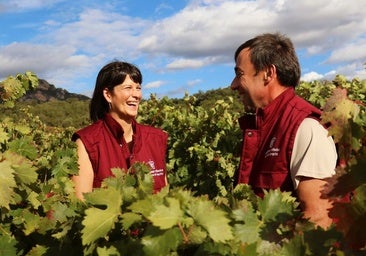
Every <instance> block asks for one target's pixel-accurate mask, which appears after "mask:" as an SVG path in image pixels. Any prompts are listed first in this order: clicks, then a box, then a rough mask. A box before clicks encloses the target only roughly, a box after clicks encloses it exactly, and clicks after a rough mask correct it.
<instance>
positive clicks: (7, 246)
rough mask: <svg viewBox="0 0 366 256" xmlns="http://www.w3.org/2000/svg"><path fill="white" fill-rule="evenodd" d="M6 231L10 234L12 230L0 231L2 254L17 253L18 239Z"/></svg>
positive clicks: (0, 249) (0, 251) (0, 250)
mask: <svg viewBox="0 0 366 256" xmlns="http://www.w3.org/2000/svg"><path fill="white" fill-rule="evenodd" d="M3 228H4V227H3V226H2V229H3ZM6 233H8V234H10V233H11V232H10V230H7V231H6V232H4V233H3V232H1V233H0V255H17V248H16V245H17V240H16V239H15V238H14V237H12V236H9V235H7V234H6Z"/></svg>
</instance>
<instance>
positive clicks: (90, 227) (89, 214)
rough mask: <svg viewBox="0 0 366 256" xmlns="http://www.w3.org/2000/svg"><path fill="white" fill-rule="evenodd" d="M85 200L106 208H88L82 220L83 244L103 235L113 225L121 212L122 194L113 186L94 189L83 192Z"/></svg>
mask: <svg viewBox="0 0 366 256" xmlns="http://www.w3.org/2000/svg"><path fill="white" fill-rule="evenodd" d="M84 197H85V199H86V202H88V203H91V204H93V205H98V206H105V207H106V208H105V209H104V210H103V209H99V208H95V207H92V208H88V209H86V210H85V217H84V219H83V221H82V224H83V225H84V228H83V229H82V242H83V244H84V245H86V244H90V243H92V242H94V241H95V240H96V239H98V238H100V237H104V236H106V235H107V234H108V232H109V231H110V230H111V229H112V228H113V227H114V224H115V222H116V221H117V219H118V216H120V214H121V204H122V196H121V194H120V193H119V192H118V191H117V190H116V189H114V188H103V189H96V190H94V191H93V192H91V193H88V194H84Z"/></svg>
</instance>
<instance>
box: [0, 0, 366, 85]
mask: <svg viewBox="0 0 366 256" xmlns="http://www.w3.org/2000/svg"><path fill="white" fill-rule="evenodd" d="M63 2H64V3H65V4H66V5H65V6H67V9H65V10H64V9H58V10H57V12H56V13H55V14H56V15H50V16H47V17H45V18H44V20H42V19H40V20H41V22H42V23H41V24H39V23H38V22H39V20H35V21H33V20H31V21H29V22H23V24H25V25H27V26H31V27H32V28H33V29H35V30H34V37H32V38H30V40H31V42H32V43H16V42H13V43H12V44H10V43H9V44H7V45H6V44H4V43H2V42H1V41H0V43H2V44H0V66H1V69H0V76H6V75H8V74H14V73H18V72H23V70H28V69H30V68H31V69H32V70H34V72H36V73H37V75H39V76H40V77H42V78H47V79H48V78H49V79H51V80H52V81H54V83H55V84H57V85H58V86H64V85H65V84H66V83H67V81H68V83H69V84H73V82H74V81H77V80H78V79H80V78H81V77H85V76H93V79H94V77H95V73H96V71H97V70H98V69H99V68H100V67H101V66H102V65H104V64H105V63H106V62H108V61H110V60H111V59H113V58H117V59H122V60H126V61H131V62H137V61H138V62H139V65H140V66H143V67H147V68H148V69H149V70H153V71H154V72H155V73H156V72H158V73H159V74H164V73H166V72H167V71H170V70H173V71H175V72H179V71H181V70H187V69H198V68H202V67H205V66H209V65H211V64H224V65H226V64H228V63H229V64H230V65H232V64H233V54H234V51H235V50H236V48H237V47H238V46H239V45H240V44H241V43H243V42H244V41H246V40H247V39H249V38H251V37H253V36H255V35H257V34H259V33H262V32H276V31H280V32H283V33H285V34H287V35H288V36H290V37H291V39H293V41H294V43H295V46H296V48H297V49H299V51H301V52H306V53H307V54H308V55H309V56H306V57H307V59H310V56H312V55H318V56H320V55H324V56H329V57H328V59H327V60H326V59H320V58H318V59H317V60H316V61H317V63H312V64H311V66H312V67H314V66H315V67H318V66H320V65H321V66H322V67H323V70H324V66H326V65H329V66H330V67H329V68H328V69H329V70H330V71H327V70H326V71H324V74H320V73H321V71H316V72H315V71H313V72H308V73H306V74H305V75H303V78H304V79H316V77H319V78H321V77H323V78H326V77H327V76H330V75H333V74H334V73H332V72H337V73H338V72H339V73H341V72H345V74H346V75H349V76H350V77H352V76H353V75H356V74H361V75H362V74H364V73H365V69H364V66H363V62H365V59H366V51H365V50H364V49H365V48H366V39H365V36H366V15H364V10H365V9H366V1H360V0H348V1H344V0H328V1H319V0H307V1H291V0H257V1H253V0H240V1H239V0H190V1H187V2H188V4H187V5H186V7H185V8H183V9H181V10H180V11H179V12H177V13H175V14H173V15H172V16H168V17H166V18H161V19H157V20H151V19H147V18H146V19H143V18H138V17H134V15H135V14H134V13H133V12H131V14H130V15H129V14H126V12H125V9H123V10H122V9H121V8H120V9H117V8H111V6H110V4H111V3H105V2H103V1H101V2H97V1H96V2H93V6H94V7H91V5H87V7H84V6H83V5H82V4H81V3H80V2H78V1H74V2H71V1H66V0H53V1H51V0H50V1H46V0H13V1H9V2H7V3H1V5H2V6H0V10H4V8H7V9H6V10H7V11H11V9H9V5H10V4H15V5H17V6H20V8H22V11H25V10H26V9H27V10H31V9H39V10H41V8H45V10H46V8H47V11H49V10H52V8H49V7H50V6H56V4H60V3H61V4H62V3H63ZM116 2H118V1H116ZM116 2H113V3H116ZM119 4H121V3H119ZM85 6H86V5H85ZM88 6H89V7H88ZM164 8H169V6H165V5H160V6H157V8H155V9H156V12H157V13H158V12H161V11H164V10H165V9H164ZM71 10H72V11H71ZM155 17H156V16H155ZM2 38H3V37H2V32H1V33H0V39H2ZM335 64H337V65H338V67H335V66H334V65H335ZM306 69H307V70H309V68H306ZM322 72H323V71H322ZM325 72H328V74H326V73H325ZM341 74H342V73H341ZM218 75H220V74H218ZM189 79H191V78H189ZM156 80H158V79H156ZM159 81H160V80H159ZM161 85H162V84H160V85H159V84H158V83H157V81H156V82H152V83H149V84H147V85H146V86H149V87H150V88H157V87H158V86H159V87H160V86H161ZM80 86H85V85H80ZM154 86H155V87H154ZM66 88H67V87H66Z"/></svg>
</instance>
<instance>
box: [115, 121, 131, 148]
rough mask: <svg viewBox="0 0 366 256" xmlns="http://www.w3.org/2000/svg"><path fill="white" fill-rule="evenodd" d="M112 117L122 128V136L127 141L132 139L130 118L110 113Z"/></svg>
mask: <svg viewBox="0 0 366 256" xmlns="http://www.w3.org/2000/svg"><path fill="white" fill-rule="evenodd" d="M112 117H113V118H114V119H115V120H116V121H117V122H118V123H119V125H120V126H121V127H122V129H123V137H124V139H125V141H126V142H127V143H129V142H131V141H132V135H133V128H132V119H128V120H125V119H123V118H120V117H118V116H115V115H113V114H112Z"/></svg>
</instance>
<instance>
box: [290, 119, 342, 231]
mask: <svg viewBox="0 0 366 256" xmlns="http://www.w3.org/2000/svg"><path fill="white" fill-rule="evenodd" d="M336 161H337V152H336V148H335V145H334V142H333V139H332V138H331V137H329V136H328V131H327V130H326V129H325V128H324V127H323V126H322V125H320V124H319V122H318V121H316V120H314V119H309V118H306V119H305V120H304V121H303V122H302V123H301V125H300V126H299V129H298V131H297V133H296V137H295V142H294V148H293V152H292V156H291V164H290V170H291V176H292V180H293V183H294V187H295V189H296V191H297V195H298V199H299V202H300V207H301V209H302V210H303V213H304V217H305V218H309V219H310V221H312V222H314V223H315V224H316V225H319V226H321V227H323V228H327V227H329V226H330V224H331V223H332V219H331V218H329V216H328V211H329V209H330V208H331V207H332V201H331V200H329V199H327V198H323V197H324V196H322V195H321V192H322V190H324V185H325V184H326V181H324V180H323V179H324V178H328V177H331V176H332V175H334V174H335V166H336Z"/></svg>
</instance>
